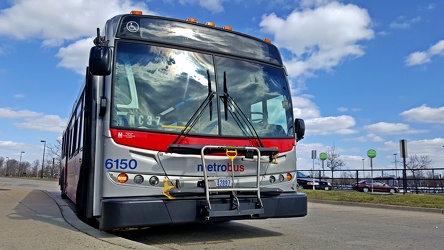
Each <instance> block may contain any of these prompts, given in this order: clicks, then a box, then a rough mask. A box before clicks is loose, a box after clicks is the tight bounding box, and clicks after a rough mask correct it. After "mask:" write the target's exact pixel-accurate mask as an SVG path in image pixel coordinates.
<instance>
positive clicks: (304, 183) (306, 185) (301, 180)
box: [297, 171, 333, 190]
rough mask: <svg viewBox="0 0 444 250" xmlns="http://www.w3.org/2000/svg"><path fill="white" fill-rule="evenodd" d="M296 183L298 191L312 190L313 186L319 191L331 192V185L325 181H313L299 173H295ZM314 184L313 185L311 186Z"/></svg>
mask: <svg viewBox="0 0 444 250" xmlns="http://www.w3.org/2000/svg"><path fill="white" fill-rule="evenodd" d="M297 181H298V188H299V189H313V185H314V187H315V189H319V190H332V189H333V188H332V186H331V184H330V183H329V182H328V181H326V180H320V179H314V181H313V178H311V177H310V176H307V175H305V174H303V173H301V172H299V171H298V172H297ZM313 183H314V184H313Z"/></svg>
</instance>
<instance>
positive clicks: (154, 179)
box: [148, 176, 159, 186]
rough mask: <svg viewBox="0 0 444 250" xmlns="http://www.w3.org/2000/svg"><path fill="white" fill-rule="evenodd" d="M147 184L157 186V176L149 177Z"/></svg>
mask: <svg viewBox="0 0 444 250" xmlns="http://www.w3.org/2000/svg"><path fill="white" fill-rule="evenodd" d="M148 182H149V183H150V185H151V186H156V185H157V184H159V178H157V176H151V177H150V179H149V181H148Z"/></svg>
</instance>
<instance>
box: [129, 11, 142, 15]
mask: <svg viewBox="0 0 444 250" xmlns="http://www.w3.org/2000/svg"><path fill="white" fill-rule="evenodd" d="M131 14H132V15H142V11H140V10H132V11H131Z"/></svg>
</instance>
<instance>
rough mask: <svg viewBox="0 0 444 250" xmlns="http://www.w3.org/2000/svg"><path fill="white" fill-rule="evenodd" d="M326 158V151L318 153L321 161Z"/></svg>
mask: <svg viewBox="0 0 444 250" xmlns="http://www.w3.org/2000/svg"><path fill="white" fill-rule="evenodd" d="M327 158H328V156H327V153H324V152H322V153H320V154H319V159H321V161H325V160H327Z"/></svg>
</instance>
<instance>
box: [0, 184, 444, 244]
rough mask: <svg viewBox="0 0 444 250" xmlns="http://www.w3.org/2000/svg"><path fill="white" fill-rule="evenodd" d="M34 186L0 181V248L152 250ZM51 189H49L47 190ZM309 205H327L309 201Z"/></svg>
mask: <svg viewBox="0 0 444 250" xmlns="http://www.w3.org/2000/svg"><path fill="white" fill-rule="evenodd" d="M36 188H38V187H37V186H36V185H33V184H26V185H22V186H20V185H19V186H17V185H11V183H8V182H2V181H0V250H1V249H33V250H35V249H64V250H69V249H76V250H77V249H107V250H114V249H155V248H153V247H151V246H149V245H146V244H142V243H139V242H136V241H131V240H128V239H125V238H120V237H117V236H115V235H113V234H110V233H107V232H103V231H100V230H97V229H95V228H93V227H91V226H89V225H87V224H85V223H84V222H82V221H80V220H79V219H78V218H77V216H76V214H75V212H74V211H73V209H72V208H71V207H70V205H71V206H72V204H70V203H69V202H68V201H67V200H63V199H62V198H61V197H60V193H59V192H58V191H46V190H39V189H36ZM48 190H53V189H48ZM309 202H319V203H330V202H328V201H316V200H309ZM331 203H333V204H336V205H338V204H342V205H347V206H370V207H379V208H381V207H384V208H386V209H399V210H413V211H421V212H433V213H440V214H444V209H425V208H411V207H399V206H389V205H372V204H360V203H351V202H331Z"/></svg>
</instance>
